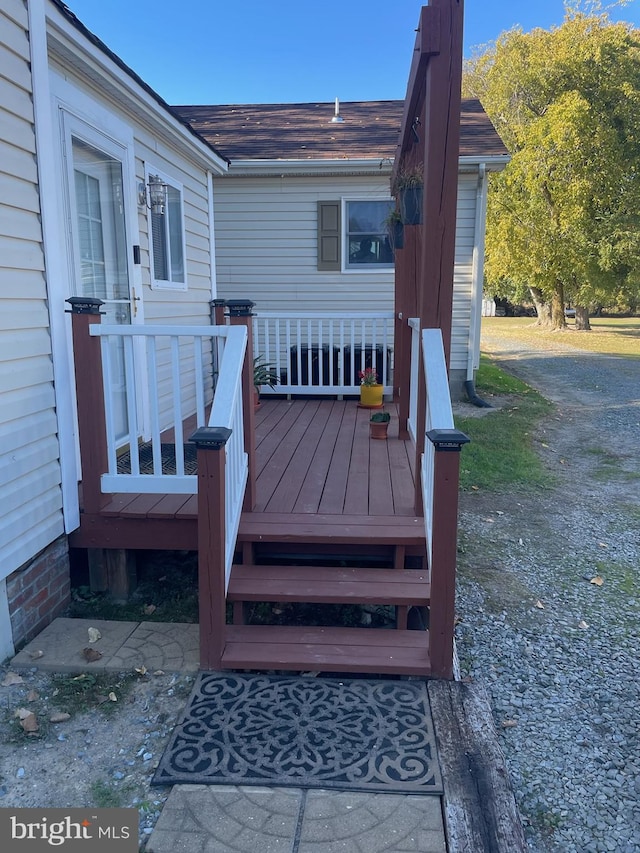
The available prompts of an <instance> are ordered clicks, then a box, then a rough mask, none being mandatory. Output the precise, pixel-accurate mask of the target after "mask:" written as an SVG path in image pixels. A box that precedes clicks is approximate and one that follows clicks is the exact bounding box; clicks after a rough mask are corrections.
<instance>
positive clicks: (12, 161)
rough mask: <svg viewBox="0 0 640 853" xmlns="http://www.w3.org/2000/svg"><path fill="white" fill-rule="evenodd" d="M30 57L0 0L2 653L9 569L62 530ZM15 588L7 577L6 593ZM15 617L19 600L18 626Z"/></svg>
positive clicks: (10, 9) (15, 10) (22, 26)
mask: <svg viewBox="0 0 640 853" xmlns="http://www.w3.org/2000/svg"><path fill="white" fill-rule="evenodd" d="M30 63H31V55H30V48H29V20H28V14H27V8H26V6H25V4H24V3H23V2H22V0H5V2H3V4H2V9H1V10H0V99H1V100H0V128H1V129H2V130H1V139H0V187H1V191H0V306H1V310H0V506H1V507H2V513H1V515H0V659H4V658H5V657H6V656H7V655H9V654H11V653H12V651H13V632H12V628H11V622H10V619H9V603H8V595H7V577H8V576H9V575H11V573H12V572H13V571H14V570H15V569H16V568H18V567H20V566H23V565H25V564H28V562H29V561H30V560H33V559H34V558H36V557H37V555H38V554H39V553H40V552H41V551H43V550H44V549H46V548H47V547H48V546H49V545H51V543H53V542H55V541H56V540H57V539H58V538H59V537H61V536H62V534H63V533H64V524H63V517H62V492H61V488H60V481H61V472H60V464H59V448H58V441H57V438H56V433H57V422H56V400H55V393H54V383H53V362H52V349H51V336H50V333H49V314H48V307H47V287H46V279H45V261H44V252H43V237H42V228H41V225H40V199H39V195H38V170H37V163H36V157H35V153H36V136H35V131H34V109H33V98H32V78H31V70H30ZM64 550H65V551H66V549H64ZM21 592H23V590H22V589H16V588H14V585H12V584H10V586H9V597H10V598H11V599H12V601H13V600H14V599H15V598H17V597H18V596H19V594H20V593H21ZM21 616H22V614H21V612H20V603H18V606H17V608H16V611H15V612H14V620H15V623H16V626H17V627H18V629H19V628H20V623H21Z"/></svg>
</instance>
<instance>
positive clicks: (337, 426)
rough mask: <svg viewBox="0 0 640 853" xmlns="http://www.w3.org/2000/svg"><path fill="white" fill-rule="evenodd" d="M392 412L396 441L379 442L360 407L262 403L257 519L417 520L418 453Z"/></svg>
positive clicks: (333, 403)
mask: <svg viewBox="0 0 640 853" xmlns="http://www.w3.org/2000/svg"><path fill="white" fill-rule="evenodd" d="M386 408H387V410H391V411H392V420H391V423H390V425H389V439H388V440H387V441H379V440H371V439H370V438H369V418H370V415H371V410H370V409H363V408H360V406H359V405H358V403H357V402H356V401H355V400H317V399H312V400H301V399H297V400H290V401H287V400H275V399H266V400H263V401H262V402H261V404H260V407H259V409H258V412H257V414H256V421H257V424H256V450H257V461H258V464H257V502H256V506H255V512H267V513H269V512H275V513H313V514H321V515H322V514H328V515H363V516H367V515H369V516H397V515H401V516H413V514H414V507H413V504H414V499H415V494H414V483H413V457H414V450H413V447H412V445H411V444H410V442H406V441H400V440H398V419H397V413H396V412H395V408H394V407H393V406H387V407H386Z"/></svg>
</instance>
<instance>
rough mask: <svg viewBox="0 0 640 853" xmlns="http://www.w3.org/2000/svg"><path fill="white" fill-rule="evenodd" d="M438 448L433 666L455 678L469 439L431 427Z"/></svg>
mask: <svg viewBox="0 0 640 853" xmlns="http://www.w3.org/2000/svg"><path fill="white" fill-rule="evenodd" d="M428 436H429V440H430V441H432V442H433V444H434V447H435V464H434V474H433V518H432V530H433V537H432V545H431V565H430V567H429V568H430V569H431V610H430V614H429V632H430V635H431V666H432V671H433V674H434V676H435V677H436V678H453V628H454V620H455V595H456V558H457V551H458V548H457V532H458V483H459V476H460V449H461V447H462V445H463V444H465V443H466V442H468V441H469V439H468V437H467V436H466V435H464V433H461V432H458V431H457V430H432V431H430V432H429V433H428Z"/></svg>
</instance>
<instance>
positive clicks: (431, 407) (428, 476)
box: [421, 329, 454, 566]
mask: <svg viewBox="0 0 640 853" xmlns="http://www.w3.org/2000/svg"><path fill="white" fill-rule="evenodd" d="M421 337H422V359H423V363H424V375H425V383H426V387H427V395H426V400H427V406H426V422H425V432H429V430H432V429H453V428H454V424H453V411H452V409H451V394H450V391H449V381H448V379H447V365H446V361H445V357H444V346H443V344H442V332H441V331H440V329H423V330H422V335H421ZM435 455H436V450H435V447H434V445H433V444H432V443H431V442H430V441H426V442H425V447H424V453H423V456H422V472H421V473H422V496H423V504H424V526H425V534H426V539H427V558H428V563H429V566H432V565H433V561H432V553H433V501H434V495H435V485H434V471H435Z"/></svg>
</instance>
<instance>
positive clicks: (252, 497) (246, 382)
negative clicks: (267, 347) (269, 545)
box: [226, 299, 256, 512]
mask: <svg viewBox="0 0 640 853" xmlns="http://www.w3.org/2000/svg"><path fill="white" fill-rule="evenodd" d="M226 304H227V309H228V311H229V321H230V323H231V325H232V326H246V329H247V352H246V355H245V357H244V369H243V372H242V408H243V420H244V449H245V450H246V452H247V456H248V462H249V476H248V477H247V488H246V491H245V493H244V506H243V509H244V510H245V512H251V510H252V509H253V508H254V506H255V505H256V428H255V420H256V416H255V407H254V390H253V323H252V317H253V314H252V313H251V309H252V308H253V306H254V304H255V303H253V302H251V300H250V299H227V303H226Z"/></svg>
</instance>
